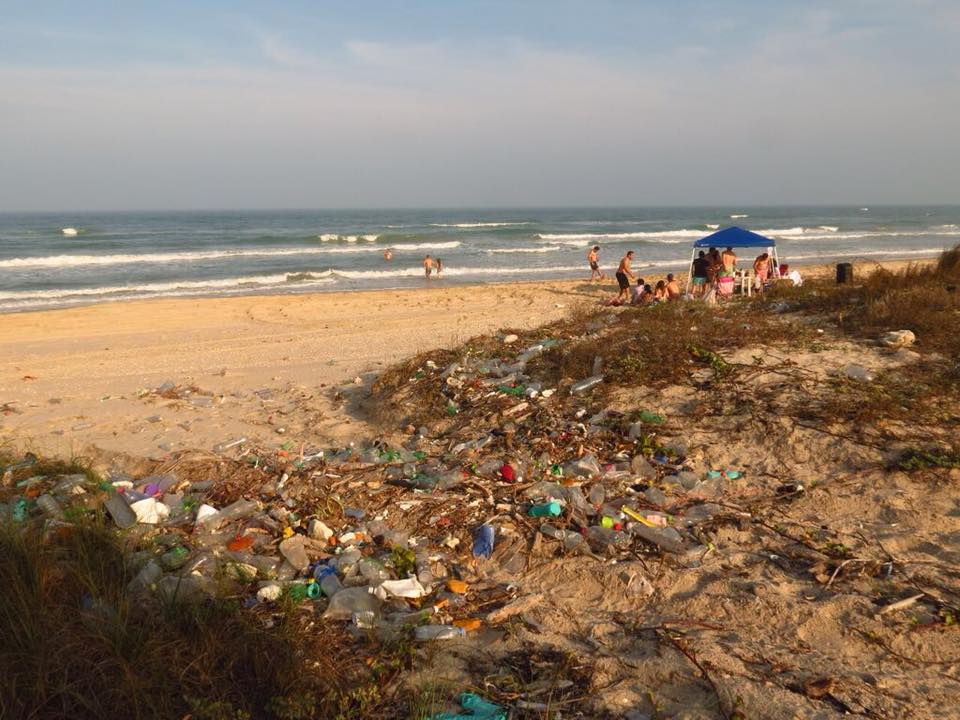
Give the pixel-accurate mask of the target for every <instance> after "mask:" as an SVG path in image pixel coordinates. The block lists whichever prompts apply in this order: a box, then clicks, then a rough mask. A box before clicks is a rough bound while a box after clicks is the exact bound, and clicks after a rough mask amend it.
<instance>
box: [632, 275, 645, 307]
mask: <svg viewBox="0 0 960 720" xmlns="http://www.w3.org/2000/svg"><path fill="white" fill-rule="evenodd" d="M644 284H645V283H644V282H643V278H638V279H637V284H636V285H634V286H633V288H632V289H631V290H630V304H631V305H639V304H640V301H641V299H642V298H643V286H644Z"/></svg>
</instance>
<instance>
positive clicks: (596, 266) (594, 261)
mask: <svg viewBox="0 0 960 720" xmlns="http://www.w3.org/2000/svg"><path fill="white" fill-rule="evenodd" d="M587 262H588V263H590V282H593V281H594V280H603V270H601V269H600V246H599V245H594V246H593V247H592V248H590V252H588V253H587Z"/></svg>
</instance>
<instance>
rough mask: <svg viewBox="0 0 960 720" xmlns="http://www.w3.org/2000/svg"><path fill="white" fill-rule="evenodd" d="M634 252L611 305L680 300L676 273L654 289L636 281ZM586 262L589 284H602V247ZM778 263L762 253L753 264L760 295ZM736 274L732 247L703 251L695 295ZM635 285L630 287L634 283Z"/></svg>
mask: <svg viewBox="0 0 960 720" xmlns="http://www.w3.org/2000/svg"><path fill="white" fill-rule="evenodd" d="M634 254H635V253H634V251H633V250H628V251H627V253H626V254H625V255H624V256H623V257H622V258H621V259H620V264H619V266H617V273H616V278H617V285H618V286H619V288H620V292H619V294H618V295H617V297H616V299H615V300H613V301H612V302H613V303H614V304H617V305H622V304H626V303H629V304H631V305H646V304H651V303H657V302H666V301H669V300H679V299H680V297H682V295H683V291H682V290H681V289H680V284H679V283H678V282H677V281H676V279H675V278H674V276H673V273H669V274H668V275H667V279H666V280H660V281H658V282H657V283H656V285H655V286H653V287H651V286H650V285H649V284H647V283H645V282H644V280H643V279H642V278H640V279H637V277H636V276H635V275H634V274H633V269H632V263H633V258H634ZM587 262H588V263H589V265H590V281H591V282H593V281H602V280H603V279H604V274H603V271H602V270H601V269H600V246H599V245H594V246H593V247H592V248H590V250H589V251H588V252H587ZM774 270H775V262H774V261H773V259H772V258H771V257H770V254H769V253H762V254H760V255H758V256H757V257H756V259H754V261H753V275H754V286H755V287H756V289H757V291H758V292H763V289H764V287H765V286H766V283H767V280H768V279H769V278H770V277H772V276H773V273H774ZM736 271H737V254H736V253H735V252H734V251H733V248H732V247H728V248H727V249H726V250H724V251H723V252H720V251H719V250H718V249H717V248H715V247H712V248H710V249H709V251H708V252H704V251H702V250H701V251H700V253H699V255H698V257H697V258H696V259H695V260H694V261H693V268H692V277H691V284H692V286H693V291H692V292H693V296H694V297H701V296H703V295H704V294H705V293H707V292H708V291H709V290H710V289H713V288H717V287H718V285H719V283H720V282H721V279H722V278H726V277H729V278H730V279H731V280H732V279H733V277H734V275H735V274H736ZM632 281H635V282H636V285H634V286H632V287H631V282H632Z"/></svg>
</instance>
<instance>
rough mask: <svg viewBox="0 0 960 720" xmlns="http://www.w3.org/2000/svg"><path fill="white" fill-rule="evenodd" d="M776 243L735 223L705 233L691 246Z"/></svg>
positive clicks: (764, 245)
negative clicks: (710, 232)
mask: <svg viewBox="0 0 960 720" xmlns="http://www.w3.org/2000/svg"><path fill="white" fill-rule="evenodd" d="M776 245H777V243H776V242H774V241H773V239H772V238H768V237H764V236H763V235H758V234H757V233H755V232H750V231H749V230H744V229H743V228H740V227H737V226H735V225H733V226H731V227H728V228H724V229H723V230H718V231H717V232H715V233H713V235H707V236H706V237H705V238H701V239H700V240H697V241H696V242H695V243H694V244H693V246H694V247H695V248H709V247H718V248H724V247H741V248H742V247H762V248H767V247H776Z"/></svg>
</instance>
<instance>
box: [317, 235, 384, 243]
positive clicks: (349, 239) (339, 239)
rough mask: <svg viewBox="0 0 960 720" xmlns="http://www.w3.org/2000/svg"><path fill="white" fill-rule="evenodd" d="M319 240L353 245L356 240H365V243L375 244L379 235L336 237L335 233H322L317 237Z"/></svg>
mask: <svg viewBox="0 0 960 720" xmlns="http://www.w3.org/2000/svg"><path fill="white" fill-rule="evenodd" d="M317 237H318V238H320V240H322V241H323V242H348V243H355V242H357V241H358V240H366V241H367V242H376V240H377V238H378V237H380V236H379V235H337V234H336V233H324V234H323V235H317Z"/></svg>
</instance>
